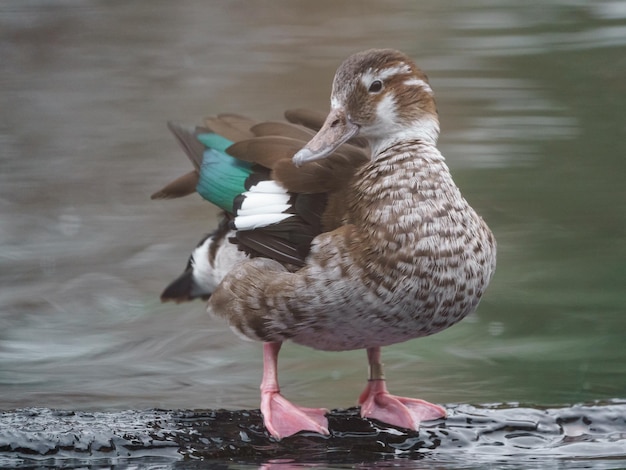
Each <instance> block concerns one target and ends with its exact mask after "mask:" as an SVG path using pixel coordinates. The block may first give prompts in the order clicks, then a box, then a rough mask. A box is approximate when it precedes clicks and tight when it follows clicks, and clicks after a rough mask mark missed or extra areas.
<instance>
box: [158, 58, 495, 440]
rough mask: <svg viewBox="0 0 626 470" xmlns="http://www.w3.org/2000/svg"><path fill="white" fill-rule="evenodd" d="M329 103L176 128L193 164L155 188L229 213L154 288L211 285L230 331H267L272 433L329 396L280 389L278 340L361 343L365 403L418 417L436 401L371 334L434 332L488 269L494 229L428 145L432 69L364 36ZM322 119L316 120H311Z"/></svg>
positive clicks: (395, 336)
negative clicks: (396, 388) (403, 390)
mask: <svg viewBox="0 0 626 470" xmlns="http://www.w3.org/2000/svg"><path fill="white" fill-rule="evenodd" d="M330 103H331V109H330V113H329V114H328V115H327V117H326V118H325V119H324V118H323V116H319V115H316V114H315V113H311V112H307V111H304V110H295V111H290V112H287V113H286V117H287V120H288V121H289V122H286V123H280V122H264V123H256V122H254V121H251V120H248V119H246V118H243V117H241V116H235V115H220V116H218V117H215V118H209V119H207V121H206V122H205V126H204V127H199V128H195V129H185V128H183V127H181V126H178V125H174V124H170V129H171V130H172V131H173V133H174V135H175V136H176V138H177V139H178V141H179V143H180V144H181V145H182V147H183V149H184V150H185V152H186V153H187V155H188V156H189V157H190V159H191V160H192V162H193V163H194V166H195V168H194V170H193V171H191V172H190V173H188V174H186V175H184V176H182V177H181V178H179V179H178V180H176V181H174V182H173V183H171V184H170V185H168V186H166V187H165V188H164V189H163V190H161V191H159V192H158V193H155V195H153V197H154V198H164V197H177V196H181V195H185V194H189V193H191V192H193V191H197V192H199V193H200V194H201V195H202V196H203V197H204V198H205V199H207V200H209V201H211V202H213V203H214V204H216V205H217V206H218V207H220V208H221V209H222V210H223V213H224V221H223V222H222V223H221V224H220V227H219V228H218V229H217V231H216V232H214V233H213V234H212V235H210V236H209V237H207V238H205V239H204V240H203V241H202V242H201V243H200V244H199V245H198V247H197V248H196V249H195V250H194V252H193V253H192V256H191V258H190V260H189V263H188V265H187V269H186V270H185V272H184V273H183V274H182V275H181V276H180V277H179V278H178V279H177V280H175V281H174V282H173V283H172V284H170V286H168V287H167V288H166V289H165V291H164V292H163V294H162V300H164V301H167V300H174V301H177V302H178V301H184V300H190V299H193V298H198V297H200V298H205V299H208V309H209V311H210V312H212V313H213V314H215V315H217V316H219V317H223V318H225V319H226V320H227V321H228V322H229V323H230V325H231V326H232V328H233V329H234V330H235V332H237V333H239V334H240V335H243V336H244V337H246V338H250V339H253V340H257V341H261V342H263V343H264V346H263V348H264V369H263V379H262V383H261V411H262V414H263V418H264V422H265V426H266V427H267V429H268V430H269V432H270V433H271V434H272V435H273V436H274V437H275V438H278V439H280V438H283V437H286V436H289V435H292V434H295V433H297V432H299V431H302V430H309V431H315V432H319V433H322V434H328V422H327V419H326V417H325V413H326V410H324V409H312V408H303V407H300V406H296V405H294V404H293V403H291V402H289V401H287V400H286V399H285V398H284V397H283V396H282V395H281V394H280V389H279V385H278V374H277V359H278V353H279V350H280V347H281V344H282V343H283V342H284V341H287V340H291V341H293V342H295V343H298V344H301V345H305V346H309V347H312V348H315V349H320V350H327V351H345V350H351V349H365V350H366V351H367V357H368V362H369V370H370V374H369V380H368V383H367V385H366V387H365V390H364V391H363V393H361V395H360V397H359V400H358V402H359V404H360V405H361V415H362V416H363V417H365V418H373V419H377V420H380V421H383V422H385V423H388V424H392V425H395V426H399V427H404V428H409V429H418V428H419V424H420V422H421V421H426V420H432V419H437V418H441V417H445V416H446V411H445V409H444V408H442V407H440V406H438V405H434V404H431V403H428V402H425V401H423V400H418V399H413V398H404V397H398V396H395V395H392V394H390V393H389V392H388V391H387V388H386V385H385V379H384V374H383V367H382V363H381V347H383V346H387V345H390V344H394V343H399V342H403V341H407V340H410V339H413V338H418V337H422V336H427V335H431V334H434V333H437V332H439V331H441V330H443V329H445V328H448V327H450V326H451V325H453V324H455V323H457V322H458V321H459V320H461V319H462V318H463V317H465V316H466V315H467V314H469V313H471V312H473V311H474V310H475V309H476V307H477V306H478V303H479V301H480V299H481V297H482V295H483V293H484V291H485V289H486V288H487V285H488V284H489V281H490V279H491V277H492V275H493V273H494V271H495V265H496V242H495V238H494V236H493V234H492V233H491V231H490V230H489V228H488V226H487V225H486V223H485V222H484V221H483V219H482V218H481V217H479V216H478V215H477V213H476V212H475V211H474V209H472V207H471V206H470V205H469V204H468V203H467V201H466V200H465V199H464V198H463V196H462V195H461V193H460V191H459V189H458V187H457V186H456V184H455V183H454V181H453V180H452V177H451V175H450V171H449V169H448V167H447V165H446V163H445V161H444V157H443V156H442V155H441V153H440V152H439V150H438V149H437V147H436V144H437V138H438V135H439V121H438V115H437V109H436V105H435V100H434V95H433V91H432V89H431V87H430V85H429V82H428V79H427V77H426V75H425V74H424V73H423V72H422V71H421V70H420V69H419V68H417V66H416V65H415V64H414V63H413V61H412V60H411V59H410V58H409V57H407V56H406V55H405V54H403V53H401V52H399V51H396V50H392V49H372V50H367V51H364V52H359V53H357V54H354V55H352V56H350V57H349V58H347V59H346V60H345V61H344V62H343V63H342V64H341V65H340V67H339V69H338V70H337V72H336V74H335V78H334V81H333V86H332V93H331V99H330ZM315 131H316V132H315Z"/></svg>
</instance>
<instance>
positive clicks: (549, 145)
mask: <svg viewBox="0 0 626 470" xmlns="http://www.w3.org/2000/svg"><path fill="white" fill-rule="evenodd" d="M625 46H626V2H623V1H619V0H594V1H592V2H589V1H582V0H541V1H540V0H536V1H535V0H530V1H524V2H518V1H513V0H467V1H464V2H458V1H453V0H424V1H420V2H405V1H385V2H379V1H363V0H358V1H357V0H351V1H346V2H337V1H327V0H320V1H316V2H291V1H288V0H281V1H272V2H270V1H260V2H245V1H232V2H203V1H200V0H182V1H179V2H168V1H156V0H155V1H132V2H123V1H104V0H57V1H45V0H3V1H2V2H1V3H0V85H1V86H0V409H12V408H16V407H30V406H40V407H58V408H66V409H82V410H86V409H93V410H107V409H126V408H132V409H141V408H152V407H162V408H168V409H172V408H220V407H225V408H257V407H258V401H259V396H258V383H259V381H260V376H261V367H262V363H261V354H260V351H261V346H260V344H256V343H248V342H243V341H241V340H240V339H239V338H237V337H235V336H234V335H233V334H232V333H231V332H230V331H229V329H228V327H227V326H226V325H225V324H224V323H222V322H221V321H219V320H216V319H212V318H210V317H208V316H207V315H206V313H205V309H204V306H203V304H202V303H201V302H196V303H191V304H184V305H180V306H176V305H172V304H161V303H160V302H159V294H160V292H161V290H162V288H163V287H164V286H165V285H166V284H167V283H168V282H169V281H170V280H172V279H173V278H174V277H176V276H177V275H178V274H179V273H180V272H181V271H182V269H183V267H184V265H185V262H186V259H187V256H188V254H189V252H190V250H191V249H192V248H193V247H194V246H195V244H196V242H197V241H198V240H199V239H200V237H201V236H202V235H203V234H204V233H206V232H208V231H210V230H211V229H212V228H213V227H214V226H215V224H216V212H215V211H214V210H213V209H212V208H211V207H210V206H209V204H207V203H204V202H203V201H201V200H200V198H199V197H197V196H195V195H194V196H190V197H187V198H184V199H180V200H175V201H151V200H150V199H149V196H150V194H151V193H152V192H153V191H155V190H157V189H159V188H160V187H161V186H162V184H164V183H166V182H168V181H169V180H170V179H172V178H173V177H175V176H178V175H179V174H182V173H184V172H186V171H188V169H190V165H189V163H188V161H186V158H185V156H184V155H183V153H182V152H181V151H180V150H179V148H178V147H177V144H176V142H175V141H174V139H173V138H172V137H171V136H170V135H169V133H168V131H167V129H166V127H165V122H166V120H168V119H174V120H178V121H183V122H188V123H189V124H194V123H198V122H200V119H201V118H202V117H203V116H205V115H209V114H214V113H218V112H225V111H228V112H236V113H242V114H246V115H250V116H252V117H255V118H258V119H267V118H273V119H277V118H280V117H281V115H282V111H283V110H284V109H286V108H289V107H299V106H303V107H311V108H315V109H319V110H322V111H323V110H327V109H328V97H329V93H330V84H331V80H332V77H333V74H334V71H335V69H336V67H337V65H338V64H339V63H340V62H341V61H342V60H343V59H344V58H345V57H346V56H347V55H349V54H351V53H352V52H355V51H357V50H361V49H365V48H369V47H395V48H398V49H401V50H403V51H405V52H407V53H408V54H409V55H411V56H412V57H413V58H415V60H416V62H417V64H418V65H419V66H420V67H421V68H423V69H424V70H425V71H426V72H427V73H428V75H429V77H430V80H431V85H432V87H433V89H434V90H435V94H436V96H437V98H438V105H439V112H440V119H441V123H442V135H441V139H440V148H441V150H442V152H443V153H444V155H445V156H446V158H447V160H448V163H449V166H450V167H451V169H452V171H453V176H454V177H455V180H456V182H457V184H458V185H459V186H460V187H461V189H462V191H463V193H464V195H465V196H466V198H467V199H468V200H469V201H470V203H471V204H472V205H473V206H474V207H475V208H476V209H477V210H478V211H479V212H480V213H481V214H482V215H483V217H484V218H485V219H486V220H487V222H488V223H489V225H490V226H491V227H492V229H493V231H494V233H495V234H496V237H497V239H498V242H499V259H498V270H497V273H496V276H495V278H494V280H493V283H492V285H491V287H490V289H489V290H488V292H487V295H486V297H485V298H484V300H483V302H482V303H481V306H480V308H479V311H478V312H477V313H476V314H474V315H472V316H470V317H469V318H467V319H466V320H464V321H463V322H462V323H461V324H459V325H457V326H455V327H453V328H451V329H449V330H447V331H445V332H442V333H440V334H438V335H435V336H432V337H429V338H425V339H421V340H416V341H411V342H408V343H404V344H400V345H396V346H393V347H388V348H386V349H385V350H384V361H385V363H386V365H387V377H388V380H389V386H390V389H391V390H392V392H394V393H398V394H400V395H408V396H420V397H421V398H424V399H427V400H430V401H435V402H440V403H473V404H479V403H490V402H519V403H526V404H531V405H534V406H542V405H568V404H574V403H579V402H592V401H595V400H606V399H611V398H623V397H626V374H625V367H626V366H625V364H626V185H625V184H624V176H625V175H626V158H625V157H626V139H625V137H626V79H625V77H626V47H625ZM280 359H281V376H280V377H281V384H282V386H283V390H284V392H285V394H286V396H288V397H289V398H290V399H292V400H293V401H295V402H297V403H301V404H308V405H311V406H325V407H346V406H351V405H353V404H354V403H355V401H356V399H357V396H358V393H359V392H360V391H361V389H362V387H363V385H364V380H365V378H366V373H367V370H366V358H365V353H364V352H362V351H355V352H347V353H324V352H316V351H312V350H309V349H306V348H303V347H299V346H294V345H289V344H288V345H285V346H284V348H283V352H282V354H281V358H280ZM603 468H604V467H603Z"/></svg>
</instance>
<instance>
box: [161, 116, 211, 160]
mask: <svg viewBox="0 0 626 470" xmlns="http://www.w3.org/2000/svg"><path fill="white" fill-rule="evenodd" d="M167 128H168V129H169V130H170V131H171V132H172V134H174V137H176V141H177V142H178V143H179V145H180V146H181V147H182V149H183V150H184V152H185V155H187V157H188V158H189V160H191V163H192V164H193V167H194V168H195V169H196V171H200V165H202V155H203V154H204V150H205V148H204V145H203V144H202V142H200V141H199V140H198V139H197V138H196V136H197V135H198V134H201V133H203V132H207V130H206V129H204V128H202V127H196V128H193V129H192V128H189V127H185V126H183V125H181V124H178V123H176V122H172V121H169V122H168V123H167Z"/></svg>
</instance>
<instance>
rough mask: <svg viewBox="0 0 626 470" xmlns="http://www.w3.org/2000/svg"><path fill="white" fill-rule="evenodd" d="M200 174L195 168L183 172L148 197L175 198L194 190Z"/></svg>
mask: <svg viewBox="0 0 626 470" xmlns="http://www.w3.org/2000/svg"><path fill="white" fill-rule="evenodd" d="M199 178H200V175H199V174H198V172H197V171H196V170H192V171H190V172H189V173H186V174H184V175H183V176H180V177H178V178H176V179H175V180H174V181H172V182H171V183H169V184H167V185H166V186H164V187H163V188H161V189H160V190H159V191H157V192H155V193H154V194H152V196H150V199H175V198H177V197H183V196H188V195H189V194H192V193H195V192H196V186H198V179H199Z"/></svg>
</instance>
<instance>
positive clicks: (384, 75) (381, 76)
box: [361, 62, 411, 88]
mask: <svg viewBox="0 0 626 470" xmlns="http://www.w3.org/2000/svg"><path fill="white" fill-rule="evenodd" d="M409 73H411V67H409V66H408V65H407V64H405V63H404V62H401V63H400V64H398V65H394V66H393V67H388V68H386V69H382V70H380V71H378V72H375V71H374V70H372V69H369V70H368V71H367V72H365V73H364V74H363V75H362V76H361V83H363V85H364V86H365V88H369V87H370V85H371V84H372V82H373V81H374V80H382V81H385V80H386V79H388V78H389V77H392V76H394V75H397V74H402V75H406V74H409Z"/></svg>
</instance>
